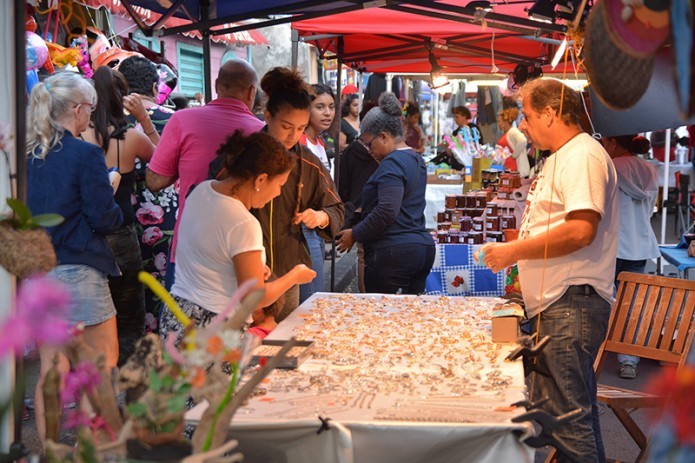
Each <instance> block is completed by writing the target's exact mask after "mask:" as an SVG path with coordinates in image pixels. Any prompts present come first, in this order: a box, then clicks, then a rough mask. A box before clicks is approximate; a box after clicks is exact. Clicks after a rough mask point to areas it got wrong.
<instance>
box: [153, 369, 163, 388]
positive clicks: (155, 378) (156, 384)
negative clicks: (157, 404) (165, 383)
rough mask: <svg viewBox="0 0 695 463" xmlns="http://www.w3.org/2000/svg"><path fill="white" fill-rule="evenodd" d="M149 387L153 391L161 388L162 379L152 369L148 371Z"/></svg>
mask: <svg viewBox="0 0 695 463" xmlns="http://www.w3.org/2000/svg"><path fill="white" fill-rule="evenodd" d="M150 389H151V390H152V391H155V392H157V391H160V390H162V379H161V378H160V377H159V373H157V372H156V371H154V370H152V371H151V372H150Z"/></svg>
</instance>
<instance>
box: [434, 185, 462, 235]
mask: <svg viewBox="0 0 695 463" xmlns="http://www.w3.org/2000/svg"><path fill="white" fill-rule="evenodd" d="M460 194H463V184H458V185H438V184H431V183H428V184H427V189H426V190H425V226H426V227H427V229H428V230H434V229H435V228H437V212H442V211H444V198H446V195H460Z"/></svg>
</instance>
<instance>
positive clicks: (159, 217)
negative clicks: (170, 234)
mask: <svg viewBox="0 0 695 463" xmlns="http://www.w3.org/2000/svg"><path fill="white" fill-rule="evenodd" d="M135 215H136V216H137V218H138V220H139V221H140V223H141V224H143V225H156V224H159V223H162V222H163V221H164V209H162V206H158V205H156V204H152V203H142V206H141V207H140V209H138V210H137V212H135Z"/></svg>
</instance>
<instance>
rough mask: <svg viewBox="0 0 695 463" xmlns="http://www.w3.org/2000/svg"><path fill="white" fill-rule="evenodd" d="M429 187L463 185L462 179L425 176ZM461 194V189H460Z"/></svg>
mask: <svg viewBox="0 0 695 463" xmlns="http://www.w3.org/2000/svg"><path fill="white" fill-rule="evenodd" d="M427 183H428V184H429V185H463V178H462V177H440V176H439V175H432V174H428V175H427ZM461 192H463V188H462V189H461Z"/></svg>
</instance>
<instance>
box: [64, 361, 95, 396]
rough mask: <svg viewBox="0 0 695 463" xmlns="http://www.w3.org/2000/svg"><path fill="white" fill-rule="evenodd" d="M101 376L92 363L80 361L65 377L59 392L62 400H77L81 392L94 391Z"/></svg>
mask: <svg viewBox="0 0 695 463" xmlns="http://www.w3.org/2000/svg"><path fill="white" fill-rule="evenodd" d="M100 381H101V377H100V376H99V371H98V370H97V367H96V366H94V364H93V363H90V362H81V363H79V364H77V366H76V367H75V368H74V369H72V370H71V371H70V373H68V375H67V376H66V377H65V386H63V390H62V392H61V394H62V399H63V402H79V401H80V398H81V397H82V394H83V393H85V392H87V393H91V392H94V390H95V389H96V387H97V386H98V385H99V382H100Z"/></svg>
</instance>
